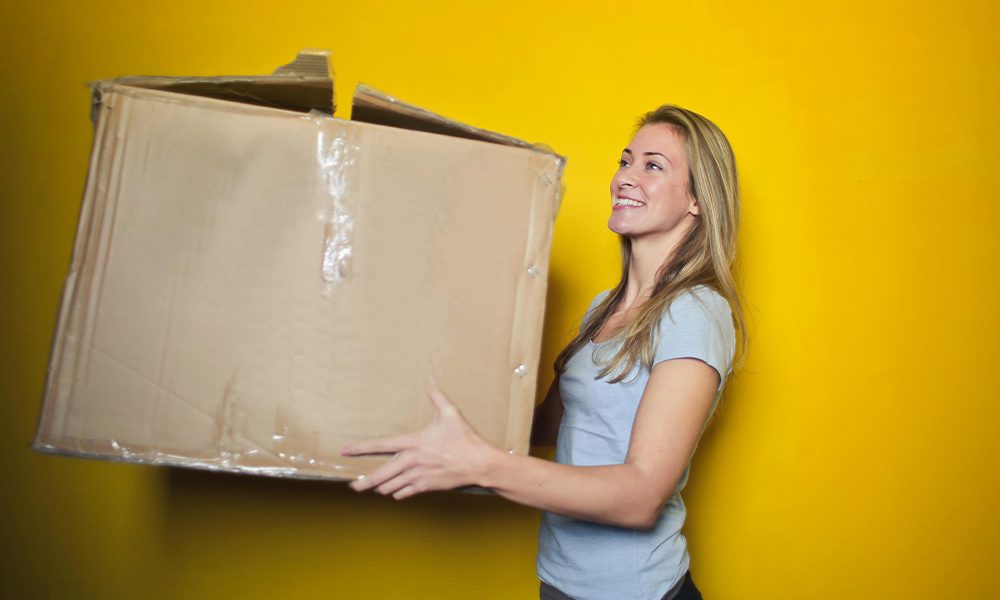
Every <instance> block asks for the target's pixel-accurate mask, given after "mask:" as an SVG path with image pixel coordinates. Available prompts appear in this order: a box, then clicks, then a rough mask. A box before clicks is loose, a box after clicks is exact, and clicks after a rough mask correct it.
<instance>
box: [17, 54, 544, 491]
mask: <svg viewBox="0 0 1000 600" xmlns="http://www.w3.org/2000/svg"><path fill="white" fill-rule="evenodd" d="M332 89H333V88H332V81H331V80H330V78H329V76H328V68H327V66H326V57H325V55H324V54H323V53H304V54H302V55H300V57H299V59H297V60H296V61H295V62H294V63H292V64H291V65H288V66H286V67H283V68H281V69H279V70H278V71H277V72H276V73H275V74H274V75H271V76H264V77H220V78H128V79H118V80H112V81H105V82H100V83H98V84H96V85H95V86H94V99H95V104H94V107H95V109H94V110H95V138H94V145H93V150H92V155H91V164H90V172H89V176H88V180H87V186H86V191H85V195H84V199H83V205H82V209H81V214H80V223H79V229H78V232H77V238H76V243H75V248H74V251H73V259H72V264H71V267H70V272H69V276H68V277H67V280H66V285H65V289H64V293H63V300H62V307H61V310H60V314H59V322H58V326H57V329H56V334H55V339H54V343H53V349H52V355H51V360H50V365H49V372H48V380H47V385H46V391H45V400H44V405H43V408H42V412H41V416H40V420H39V429H38V435H37V439H36V441H35V448H36V449H37V450H40V451H45V452H54V453H64V454H72V455H79V456H90V457H100V458H109V459H116V460H125V461H130V462H144V463H155V464H165V465H176V466H184V467H199V468H207V469H218V470H227V471H238V472H249V473H257V474H265V475H279V476H294V477H317V478H334V479H339V478H353V477H355V476H356V475H357V474H359V473H361V472H363V471H367V470H369V469H370V468H371V467H372V466H373V465H374V464H375V463H378V462H381V460H384V459H378V458H375V459H373V458H365V459H347V458H344V457H341V456H340V454H339V450H340V448H341V447H342V446H343V445H344V444H347V443H349V442H353V441H355V440H360V439H366V438H371V437H377V436H384V435H392V434H399V433H404V432H409V431H414V430H417V429H419V428H421V427H423V426H424V425H426V424H427V423H428V422H430V420H431V418H432V417H433V409H432V405H431V404H430V402H429V400H428V399H427V397H426V394H425V391H424V390H425V383H426V381H427V379H428V377H429V376H431V375H433V376H435V377H436V378H437V380H438V381H439V384H440V386H441V388H442V389H443V390H444V391H445V393H447V394H448V395H449V396H450V397H451V398H452V400H453V401H454V402H455V404H456V405H457V406H458V407H459V409H460V410H461V411H462V412H463V414H464V415H465V416H466V418H468V420H469V421H470V422H471V423H472V424H473V426H474V427H475V428H476V429H477V430H478V431H479V432H480V433H481V434H482V435H483V436H484V437H485V438H486V439H487V440H489V441H490V442H491V443H493V444H495V445H497V446H500V447H505V448H511V449H513V450H514V451H515V452H519V453H525V452H527V448H528V435H529V430H530V423H531V415H532V409H533V405H534V399H535V385H536V377H537V372H538V359H539V350H540V341H541V331H542V319H543V313H544V303H545V288H546V281H547V275H548V261H549V249H550V244H551V237H552V225H553V221H554V219H555V215H556V211H557V210H558V202H559V188H560V185H559V181H560V176H561V173H562V167H563V164H564V160H563V159H562V158H561V157H559V156H558V155H556V154H554V153H552V152H551V151H548V150H546V149H544V148H540V147H534V146H532V145H530V144H527V143H525V142H522V141H519V140H515V139H513V138H509V137H506V136H502V135H499V134H495V133H491V132H487V131H483V130H479V129H476V128H473V127H469V126H467V125H463V124H461V123H457V122H454V121H450V120H447V119H444V118H442V117H439V116H437V115H433V114H431V113H429V112H427V111H424V110H421V109H419V108H416V107H413V106H410V105H407V104H405V103H402V102H400V101H398V100H395V99H393V98H390V97H388V96H385V95H383V94H380V93H378V92H375V91H374V90H371V89H369V88H367V87H363V86H362V87H359V88H358V91H357V93H356V94H355V101H354V102H355V106H354V109H353V116H354V119H355V120H352V121H346V120H341V119H338V118H334V117H332V116H331V114H332V112H333V109H334V107H333V103H332Z"/></svg>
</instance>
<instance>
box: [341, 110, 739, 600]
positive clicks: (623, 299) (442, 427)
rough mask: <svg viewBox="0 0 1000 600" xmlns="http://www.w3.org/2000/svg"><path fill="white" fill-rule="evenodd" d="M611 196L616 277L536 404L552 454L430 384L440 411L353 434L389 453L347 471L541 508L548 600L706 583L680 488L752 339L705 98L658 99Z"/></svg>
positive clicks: (728, 176)
mask: <svg viewBox="0 0 1000 600" xmlns="http://www.w3.org/2000/svg"><path fill="white" fill-rule="evenodd" d="M611 199H612V214H611V218H610V220H609V221H608V227H609V228H610V229H611V230H612V231H614V232H615V233H617V234H618V235H619V237H620V240H621V247H622V275H621V280H620V281H619V282H618V285H617V286H616V287H614V288H613V289H611V290H608V291H607V292H603V293H601V294H599V295H598V296H597V298H595V299H594V301H593V302H592V303H591V306H590V309H589V310H588V311H587V314H586V316H585V317H584V319H583V325H582V327H581V329H580V333H579V334H578V335H577V337H576V338H575V339H574V340H573V341H572V342H570V344H569V345H568V346H567V347H566V348H565V349H564V350H563V351H562V353H561V354H560V355H559V357H558V358H557V360H556V371H557V373H558V377H557V378H556V380H555V381H554V382H553V384H552V387H551V388H550V389H549V393H548V394H547V396H546V399H545V401H544V402H543V404H542V405H541V406H540V407H539V409H538V413H537V419H536V427H535V434H536V435H535V441H537V442H543V443H544V442H551V439H552V437H553V434H554V433H555V429H556V426H557V425H558V438H557V449H556V462H550V461H546V460H542V459H538V458H534V457H530V456H516V455H512V454H509V453H507V452H504V451H502V450H500V449H498V448H495V447H493V446H490V445H489V444H487V443H486V442H484V441H483V440H482V439H481V438H480V437H479V436H478V435H477V434H476V432H475V431H474V430H473V429H472V428H471V427H470V426H469V425H468V424H467V423H466V422H465V421H464V420H463V419H462V417H461V415H460V414H459V413H458V411H457V410H456V409H455V408H454V407H453V406H452V405H451V403H450V402H449V401H448V399H447V398H446V397H445V396H444V395H443V394H441V392H440V391H438V390H437V389H432V390H430V392H429V393H430V396H431V399H432V401H433V402H434V404H435V406H436V407H437V410H438V417H437V419H436V420H435V422H434V423H432V424H431V425H430V426H428V427H427V428H426V429H424V430H423V431H420V432H418V433H415V434H410V435H406V436H400V437H396V438H386V439H383V440H374V441H371V442H363V443H359V444H354V445H351V446H348V447H347V448H345V449H344V453H345V454H348V455H358V454H369V453H395V456H394V457H393V458H392V459H391V460H389V461H388V462H387V463H386V464H385V465H383V466H382V467H380V468H379V469H377V470H376V471H374V472H372V473H371V474H369V475H367V476H365V477H362V478H359V479H358V480H357V481H355V482H353V483H352V484H351V486H352V487H353V488H354V489H356V490H358V491H363V490H368V489H375V490H376V491H378V492H379V493H382V494H392V495H393V496H394V497H396V498H397V499H402V498H406V497H408V496H412V495H413V494H417V493H420V492H425V491H430V490H439V489H448V488H454V487H459V486H465V485H479V486H483V487H487V488H490V489H493V490H495V491H496V492H497V493H498V494H500V495H502V496H504V497H506V498H509V499H511V500H513V501H515V502H519V503H521V504H526V505H529V506H533V507H537V508H540V509H542V510H544V511H545V513H544V515H543V518H542V526H541V531H540V535H539V555H538V575H539V578H540V579H541V581H542V584H541V592H540V594H541V598H542V599H543V600H547V599H557V598H558V599H562V598H567V597H569V598H576V599H577V600H587V599H591V598H593V599H594V600H610V599H624V598H636V599H639V598H642V599H650V600H657V599H660V598H671V599H674V600H681V599H688V598H701V594H700V593H699V592H698V590H697V588H696V587H695V586H694V582H693V581H692V580H691V577H690V574H689V571H688V568H689V563H690V558H689V556H688V553H687V547H686V542H685V539H684V536H683V535H682V534H681V527H682V525H683V523H684V515H685V508H684V503H683V502H682V500H681V497H680V491H681V489H682V488H683V487H684V484H685V483H686V481H687V475H688V468H689V464H690V459H691V456H692V454H693V452H694V449H695V446H696V445H697V443H698V439H699V438H700V437H701V434H702V432H703V431H704V428H705V425H706V424H707V422H708V420H709V418H710V417H711V415H712V414H713V412H714V410H715V407H716V405H717V403H718V400H719V398H720V396H721V394H722V390H723V387H724V384H725V381H726V379H727V376H728V375H729V373H730V372H731V368H732V365H733V360H734V355H735V351H736V339H737V333H739V336H738V337H739V338H740V340H741V341H742V340H745V335H743V319H742V309H741V305H740V301H739V294H738V291H737V288H736V285H735V282H734V279H733V276H732V271H731V268H732V264H733V260H734V257H735V253H736V229H737V223H738V218H739V188H738V182H737V174H736V164H735V159H734V157H733V152H732V149H731V147H730V145H729V142H728V141H727V139H726V137H725V136H724V135H723V134H722V132H721V131H720V130H719V129H718V127H716V126H715V125H714V124H713V123H712V122H710V121H709V120H707V119H705V118H704V117H702V116H700V115H698V114H696V113H693V112H691V111H688V110H685V109H683V108H680V107H677V106H672V105H667V106H663V107H661V108H659V109H657V110H655V111H652V112H650V113H648V114H646V115H644V116H643V117H642V118H641V119H640V121H639V128H638V130H637V131H636V133H635V136H634V137H633V138H632V141H631V142H630V143H629V145H628V147H627V148H625V150H624V151H623V152H622V156H621V160H620V162H619V168H618V171H617V172H616V173H615V175H614V177H613V178H612V180H611ZM743 343H744V344H745V342H743ZM741 350H742V349H741ZM741 354H742V351H741Z"/></svg>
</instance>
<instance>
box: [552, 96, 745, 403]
mask: <svg viewBox="0 0 1000 600" xmlns="http://www.w3.org/2000/svg"><path fill="white" fill-rule="evenodd" d="M657 123H662V124H665V125H668V126H670V127H671V128H672V129H673V130H674V132H675V133H677V134H678V135H679V136H680V137H681V138H682V139H683V140H684V150H685V153H686V155H687V160H688V169H689V170H688V181H689V182H690V184H689V185H690V188H691V189H690V193H691V195H692V197H694V198H695V200H696V201H697V202H698V205H699V208H700V214H699V215H698V217H697V218H696V219H695V220H694V225H693V226H692V227H691V229H690V231H688V234H687V236H686V237H685V238H684V239H683V240H682V241H681V243H680V244H679V246H678V247H677V249H676V251H675V252H674V253H673V256H672V259H671V260H670V261H669V262H667V261H666V257H665V258H664V264H663V265H662V266H661V267H660V269H659V271H657V274H656V283H655V285H654V287H653V292H652V294H651V295H650V297H649V299H648V300H647V301H646V302H645V303H644V304H643V306H642V308H641V310H640V312H639V314H638V315H637V316H636V317H635V318H634V319H633V320H632V321H631V322H630V323H628V324H627V325H626V326H625V327H624V328H623V330H622V331H621V332H620V333H619V334H618V337H620V338H621V340H622V344H621V347H620V348H619V349H618V351H617V352H616V353H615V354H614V356H612V357H611V358H610V360H608V361H607V364H606V365H605V366H604V367H603V369H602V371H601V372H600V374H599V375H598V378H603V377H607V376H609V375H610V376H611V379H609V382H611V383H617V382H619V381H622V380H623V379H625V377H626V376H627V375H628V374H629V373H630V372H632V370H633V369H634V368H635V366H636V364H641V365H643V366H645V367H646V368H647V369H648V368H651V366H652V362H653V352H654V348H653V344H654V333H655V331H656V329H657V326H658V324H659V322H660V319H661V318H662V317H663V315H664V314H665V313H666V311H667V310H668V308H669V306H670V303H671V302H673V300H674V299H675V298H677V296H679V295H680V294H681V293H682V292H684V291H685V290H689V289H691V288H694V287H696V286H698V285H706V286H708V287H710V288H712V289H714V290H715V291H716V292H718V293H719V294H720V295H722V297H723V298H725V299H726V301H727V302H728V303H729V307H730V309H731V310H732V314H733V326H734V328H735V330H736V337H737V346H736V358H735V359H734V361H733V370H734V371H735V370H736V368H737V367H738V366H740V365H742V363H743V360H744V357H745V355H746V348H747V335H746V326H745V323H744V320H743V304H742V301H741V298H740V292H739V288H738V286H737V284H736V279H735V277H734V266H735V260H736V232H737V228H738V226H739V216H740V189H739V180H738V177H737V172H736V157H735V155H734V154H733V149H732V146H730V144H729V140H728V139H726V136H725V134H723V133H722V130H720V129H719V128H718V127H717V126H716V125H715V123H712V122H711V121H709V120H708V119H706V118H705V117H703V116H701V115H699V114H697V113H694V112H692V111H690V110H687V109H684V108H681V107H679V106H675V105H673V104H667V105H664V106H661V107H660V108H658V109H656V110H654V111H650V112H648V113H646V114H645V115H643V116H642V117H640V118H639V122H638V124H637V126H636V130H637V131H638V130H639V129H641V128H642V127H644V126H646V125H652V124H657ZM619 239H620V242H621V258H622V274H621V279H620V280H619V281H618V285H617V286H615V288H614V289H612V290H611V292H610V293H609V294H608V295H607V296H606V297H605V298H604V300H602V301H601V302H600V303H599V304H598V305H597V306H596V307H595V308H594V310H593V311H592V312H591V317H590V318H589V319H588V320H587V322H586V323H584V325H583V327H582V328H581V331H580V333H579V334H578V335H577V336H576V338H574V339H573V341H571V342H570V343H569V345H567V346H566V348H564V349H563V351H562V352H560V353H559V356H558V357H556V362H555V369H556V372H559V373H561V372H562V371H563V370H565V368H566V363H567V362H568V361H569V359H570V357H572V356H573V354H575V353H576V352H577V350H579V349H580V348H581V347H584V346H587V345H588V343H589V342H590V340H592V339H593V338H594V336H596V335H597V334H598V332H600V331H601V329H602V328H603V327H604V325H605V324H606V323H607V321H608V319H609V318H611V316H612V315H613V314H614V312H615V309H616V308H617V307H618V305H619V303H620V302H621V301H622V299H623V298H624V297H625V289H626V285H627V284H628V271H629V263H630V261H631V259H632V242H631V240H629V239H628V238H627V237H625V236H623V235H622V236H619ZM723 375H725V374H723Z"/></svg>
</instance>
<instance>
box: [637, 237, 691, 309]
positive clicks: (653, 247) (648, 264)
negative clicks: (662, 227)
mask: <svg viewBox="0 0 1000 600" xmlns="http://www.w3.org/2000/svg"><path fill="white" fill-rule="evenodd" d="M689 229H690V228H689V227H677V228H676V229H674V230H671V231H669V232H667V233H665V234H662V235H659V236H655V237H653V236H643V237H636V238H629V239H630V240H631V243H632V256H631V259H630V260H629V263H628V283H627V284H626V286H625V301H624V308H625V310H628V309H630V308H633V307H636V306H639V305H641V304H642V303H643V302H645V301H646V300H648V299H649V297H650V295H651V294H652V293H653V287H654V286H655V285H656V275H657V273H658V272H659V271H660V268H661V267H662V266H663V265H665V264H667V263H668V262H669V261H670V260H671V258H672V257H673V255H674V252H675V251H676V250H677V247H678V246H680V244H681V242H682V241H683V240H684V236H685V235H687V232H688V230H689Z"/></svg>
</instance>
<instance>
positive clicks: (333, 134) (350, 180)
mask: <svg viewBox="0 0 1000 600" xmlns="http://www.w3.org/2000/svg"><path fill="white" fill-rule="evenodd" d="M309 116H310V117H311V118H312V119H313V120H315V121H316V123H317V126H318V128H319V133H318V134H317V138H316V140H317V143H316V161H317V165H318V167H319V181H320V185H321V186H322V187H323V192H324V194H323V197H324V202H325V205H324V206H323V207H321V209H320V211H319V218H320V219H321V220H322V221H323V223H324V224H325V227H324V235H323V260H322V267H321V272H320V276H321V277H322V279H323V282H324V283H325V284H327V286H328V287H332V286H335V285H337V284H340V283H344V282H347V281H350V279H351V275H352V263H353V255H354V224H355V209H356V206H355V204H356V202H355V196H356V189H355V188H356V180H357V176H356V175H357V174H356V171H357V155H358V150H359V147H358V144H357V143H356V141H355V140H354V139H353V138H354V136H353V135H352V133H353V130H354V128H353V127H352V126H351V125H350V124H349V123H347V122H345V121H339V120H336V121H335V120H333V119H331V118H330V117H328V116H325V115H322V114H321V113H315V112H314V113H310V115H309Z"/></svg>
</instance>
